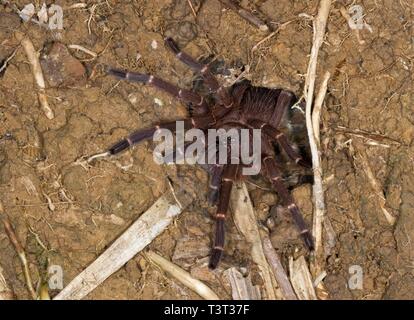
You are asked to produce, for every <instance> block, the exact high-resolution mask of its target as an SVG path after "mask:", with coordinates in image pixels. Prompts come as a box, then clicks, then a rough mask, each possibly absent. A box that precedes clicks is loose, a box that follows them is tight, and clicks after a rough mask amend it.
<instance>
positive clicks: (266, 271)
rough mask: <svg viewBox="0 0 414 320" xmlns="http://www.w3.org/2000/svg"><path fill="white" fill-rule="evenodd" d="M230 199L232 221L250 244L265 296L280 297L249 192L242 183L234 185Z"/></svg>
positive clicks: (268, 297)
mask: <svg viewBox="0 0 414 320" xmlns="http://www.w3.org/2000/svg"><path fill="white" fill-rule="evenodd" d="M230 201H231V202H230V203H231V208H232V210H233V216H234V222H235V224H236V226H237V228H238V229H239V230H240V232H241V233H242V234H243V235H244V236H245V238H246V240H247V241H248V242H249V243H250V244H251V246H252V249H251V250H252V251H251V252H252V259H253V261H254V262H255V263H256V264H257V266H258V267H259V270H260V272H261V276H262V278H263V281H264V287H265V292H266V298H267V299H269V300H275V299H282V297H281V294H280V292H277V290H276V289H275V288H276V287H277V281H276V279H275V277H274V275H273V273H272V270H271V268H270V266H269V264H268V262H267V260H266V257H265V254H264V252H263V246H262V241H261V238H260V233H259V228H258V225H257V220H256V215H255V214H254V208H253V205H252V202H251V200H250V196H249V192H248V191H247V188H246V185H245V184H244V183H242V184H241V186H240V185H234V187H233V191H232V195H231V199H230Z"/></svg>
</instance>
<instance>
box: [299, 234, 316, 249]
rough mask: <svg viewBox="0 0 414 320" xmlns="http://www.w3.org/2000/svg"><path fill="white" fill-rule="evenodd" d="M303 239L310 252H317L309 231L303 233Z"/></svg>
mask: <svg viewBox="0 0 414 320" xmlns="http://www.w3.org/2000/svg"><path fill="white" fill-rule="evenodd" d="M301 236H302V239H303V241H304V242H305V246H306V248H307V249H308V250H309V251H313V250H315V243H314V241H313V237H312V234H311V233H310V232H309V231H306V232H305V233H302V235H301Z"/></svg>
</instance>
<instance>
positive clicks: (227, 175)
mask: <svg viewBox="0 0 414 320" xmlns="http://www.w3.org/2000/svg"><path fill="white" fill-rule="evenodd" d="M165 42H166V45H167V47H169V48H170V49H171V50H172V51H173V52H174V53H175V55H176V57H177V58H178V59H179V60H180V61H182V62H183V63H185V64H186V65H188V66H189V67H190V68H192V69H194V70H195V71H197V72H198V73H200V75H201V76H202V78H203V80H204V84H205V85H206V86H207V88H208V89H209V92H210V95H209V96H210V97H209V99H206V97H203V96H201V95H199V94H197V93H195V92H193V91H190V90H186V89H180V88H178V87H177V86H175V85H173V84H170V83H168V82H166V81H164V80H162V79H159V78H156V77H154V76H152V75H146V74H141V73H134V72H125V71H121V70H116V69H112V68H108V70H107V72H108V74H110V75H113V76H116V77H117V78H119V79H125V80H130V81H134V82H141V83H145V84H150V85H153V86H154V87H156V88H158V89H161V90H163V91H165V92H167V93H169V94H171V95H172V96H174V97H175V98H178V99H180V100H181V101H183V102H184V103H187V104H189V105H191V107H192V108H193V110H194V112H193V113H192V115H191V117H189V118H187V119H183V120H182V121H183V122H184V126H185V130H188V129H191V128H198V129H201V130H203V131H207V130H208V129H212V128H214V129H219V128H223V129H227V130H228V129H230V128H235V129H241V128H243V129H249V130H252V129H261V138H260V140H261V150H262V151H261V155H260V158H261V172H260V173H261V174H262V175H263V176H265V177H266V178H268V179H269V180H270V181H271V183H272V185H273V187H274V189H275V190H276V192H277V193H278V194H279V196H280V198H281V200H282V201H283V203H284V205H285V206H286V207H287V208H288V209H289V211H290V213H291V214H292V217H293V220H294V222H295V223H296V225H297V227H298V229H299V232H300V234H301V236H302V238H303V240H304V242H305V245H306V247H307V248H308V249H309V250H313V246H314V244H313V238H312V235H311V233H310V231H309V229H308V227H307V226H306V223H305V221H304V220H303V217H302V215H301V213H300V211H299V209H298V207H297V205H296V204H295V202H294V200H293V198H292V196H291V195H290V193H289V191H288V189H287V188H286V186H285V185H284V183H283V182H282V171H281V166H280V165H279V164H278V161H277V159H278V158H277V155H278V153H279V152H280V150H283V151H284V152H285V154H286V155H287V156H288V157H289V158H290V159H291V160H293V161H294V162H295V163H296V164H298V165H301V166H304V167H309V164H308V162H307V161H305V160H304V159H303V158H302V157H301V155H300V154H299V152H297V151H296V150H295V149H294V148H293V147H292V144H291V143H290V142H289V141H288V139H287V137H286V135H285V133H283V132H282V131H280V130H279V129H280V126H281V122H282V119H283V117H284V114H285V111H286V110H287V109H288V108H290V107H292V106H293V105H294V103H295V102H296V101H297V99H296V97H295V95H294V94H293V93H292V92H290V91H287V90H283V89H268V88H262V87H254V86H252V85H251V84H250V82H248V81H242V82H239V83H236V84H234V85H233V86H231V87H229V88H226V87H224V86H220V84H219V83H218V81H217V79H216V78H215V76H213V74H212V72H211V71H210V68H209V66H208V65H204V64H202V63H199V62H198V61H196V60H195V59H194V58H192V57H191V56H189V55H188V54H186V53H184V52H182V51H180V50H179V48H178V46H177V45H176V43H175V42H174V41H173V40H172V39H171V38H167V39H166V40H165ZM210 98H211V99H210ZM175 124H176V122H175V121H172V122H166V123H161V124H159V125H156V126H155V127H153V128H150V129H144V130H138V131H136V132H133V133H132V134H130V135H129V136H128V137H126V138H125V139H123V140H121V141H119V142H117V143H116V144H115V145H113V146H112V147H111V148H109V150H108V153H110V154H111V155H114V154H117V153H119V152H121V151H123V150H125V149H127V148H129V147H130V146H132V145H134V144H137V143H139V142H141V141H144V140H147V139H149V138H151V137H153V135H154V133H155V132H157V130H159V129H160V128H166V129H169V130H175ZM275 144H276V145H277V146H278V150H279V151H278V152H276V150H277V149H275ZM206 147H208V146H206ZM243 165H244V164H234V163H230V162H228V163H227V164H224V165H223V164H213V165H211V164H210V165H208V169H209V172H210V175H211V182H210V188H211V191H212V193H211V197H210V199H211V200H212V202H213V203H217V213H216V216H215V218H216V235H215V241H214V246H213V250H212V254H211V257H210V263H209V267H210V268H212V269H214V268H216V267H217V265H218V263H219V261H220V259H221V256H222V253H223V247H224V220H225V218H226V214H227V211H228V207H229V200H230V192H231V189H232V186H233V183H234V182H235V181H237V180H239V179H241V178H242V177H243V175H242V172H241V171H242V170H241V168H242V167H243Z"/></svg>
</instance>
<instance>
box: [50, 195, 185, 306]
mask: <svg viewBox="0 0 414 320" xmlns="http://www.w3.org/2000/svg"><path fill="white" fill-rule="evenodd" d="M176 197H177V198H179V200H180V203H181V205H182V206H183V208H185V207H186V206H188V204H189V203H190V202H191V201H192V199H191V198H190V196H189V195H187V194H186V193H184V191H182V192H179V193H177V194H176ZM182 210H183V209H182V208H180V207H179V206H178V204H177V202H176V201H175V199H174V197H173V196H172V195H171V192H168V193H166V194H165V195H163V196H162V197H160V198H159V199H158V200H157V201H156V202H155V203H154V204H153V205H152V206H151V207H150V208H149V209H148V210H147V211H146V212H145V213H143V214H142V215H141V216H140V217H139V218H138V220H137V221H135V222H134V223H133V224H132V225H131V226H130V227H129V228H128V229H127V230H126V231H125V232H124V233H123V234H122V235H121V236H120V237H119V238H118V239H116V240H115V242H114V243H113V244H112V245H111V246H110V247H109V248H108V249H107V250H106V251H105V252H104V253H102V254H101V255H100V256H99V257H98V258H97V259H96V260H95V261H94V262H92V264H91V265H89V266H88V267H87V268H86V269H85V270H84V271H82V272H81V273H80V274H79V275H78V276H77V277H76V278H75V279H73V280H72V281H71V282H70V283H69V284H68V285H67V286H66V287H65V288H64V289H63V290H62V291H61V292H60V293H59V294H58V295H57V296H56V297H55V299H56V300H79V299H82V298H84V297H85V296H86V295H88V294H89V293H90V292H91V291H93V290H94V289H95V288H96V287H97V286H99V285H100V284H101V283H102V282H103V281H105V280H106V279H107V278H108V277H110V276H111V275H112V274H113V273H115V272H116V271H118V270H119V269H120V268H121V267H122V266H123V265H125V264H126V263H127V262H128V261H129V260H130V259H132V258H133V257H134V256H135V255H136V254H137V253H139V252H140V251H141V250H143V249H144V248H145V247H146V246H147V245H148V244H150V243H151V242H152V241H153V240H154V239H155V238H156V237H157V236H158V235H160V234H161V233H162V232H163V231H164V230H165V229H166V228H167V227H168V226H169V225H170V223H171V222H172V221H173V219H174V218H175V217H177V216H178V215H179V214H180V213H181V212H182Z"/></svg>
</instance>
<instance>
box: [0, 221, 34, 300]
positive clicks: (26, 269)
mask: <svg viewBox="0 0 414 320" xmlns="http://www.w3.org/2000/svg"><path fill="white" fill-rule="evenodd" d="M2 220H3V225H4V230H5V231H6V235H7V237H8V238H9V240H10V242H11V243H12V244H13V246H14V249H15V250H16V252H17V255H18V257H19V259H20V263H21V265H22V269H23V273H24V278H25V280H26V285H27V289H28V290H29V293H30V295H31V297H32V299H33V300H36V299H37V294H36V291H35V289H34V287H33V282H32V277H31V276H30V269H29V264H28V262H27V258H26V253H25V252H24V249H23V246H22V245H21V243H20V241H19V239H18V238H17V235H16V233H15V231H14V229H13V226H12V225H11V223H10V221H9V218H8V217H7V216H3V218H2Z"/></svg>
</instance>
